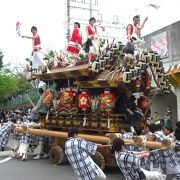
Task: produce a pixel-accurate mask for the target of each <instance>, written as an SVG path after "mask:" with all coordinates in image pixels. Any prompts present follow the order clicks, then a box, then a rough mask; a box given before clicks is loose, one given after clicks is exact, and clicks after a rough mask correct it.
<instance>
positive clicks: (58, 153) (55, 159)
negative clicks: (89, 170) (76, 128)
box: [49, 146, 64, 165]
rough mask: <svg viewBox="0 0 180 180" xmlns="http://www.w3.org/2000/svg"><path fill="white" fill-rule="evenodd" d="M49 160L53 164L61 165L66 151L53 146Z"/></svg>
mask: <svg viewBox="0 0 180 180" xmlns="http://www.w3.org/2000/svg"><path fill="white" fill-rule="evenodd" d="M49 159H50V160H51V162H52V164H55V165H58V164H61V163H62V162H63V160H64V151H63V149H62V148H61V147H60V146H53V147H52V148H51V149H50V150H49Z"/></svg>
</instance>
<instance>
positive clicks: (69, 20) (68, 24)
mask: <svg viewBox="0 0 180 180" xmlns="http://www.w3.org/2000/svg"><path fill="white" fill-rule="evenodd" d="M70 23H71V15H70V0H67V34H66V36H67V41H68V42H69V41H70Z"/></svg>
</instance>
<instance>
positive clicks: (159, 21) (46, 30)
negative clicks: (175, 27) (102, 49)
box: [0, 0, 180, 66]
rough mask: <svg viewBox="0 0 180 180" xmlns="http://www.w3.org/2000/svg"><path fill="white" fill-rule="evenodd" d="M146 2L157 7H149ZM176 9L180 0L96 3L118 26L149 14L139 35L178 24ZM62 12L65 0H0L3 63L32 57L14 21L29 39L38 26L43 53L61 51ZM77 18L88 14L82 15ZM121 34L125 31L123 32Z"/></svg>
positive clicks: (101, 0) (106, 0)
mask: <svg viewBox="0 0 180 180" xmlns="http://www.w3.org/2000/svg"><path fill="white" fill-rule="evenodd" d="M149 3H153V4H154V3H155V4H157V5H159V6H160V7H159V9H154V8H152V7H151V8H148V6H147V4H149ZM179 7H180V0H171V1H170V0H136V1H135V0H128V1H125V0H99V10H100V12H101V13H102V15H103V19H104V20H107V21H112V17H113V15H117V16H118V19H119V21H120V23H121V24H123V25H124V26H126V25H127V24H129V23H131V22H132V17H133V16H134V15H136V14H140V16H141V20H143V19H144V18H145V17H146V16H147V15H148V18H149V19H148V21H147V23H146V26H145V27H144V29H143V30H142V35H146V34H149V33H151V32H153V31H155V30H158V29H160V28H162V27H164V26H167V25H169V24H172V23H174V22H176V21H179V20H180V13H178V12H179ZM65 10H66V9H65V0H1V10H0V20H1V28H0V49H1V50H2V51H3V53H4V59H3V61H4V63H9V62H10V63H11V65H12V66H16V65H17V64H19V63H24V62H25V58H30V57H31V50H32V42H31V40H29V39H22V38H21V37H18V35H17V33H16V30H15V25H16V22H17V21H20V22H21V23H22V25H21V34H22V35H30V36H31V32H30V29H31V26H33V25H35V26H37V28H38V32H39V34H40V37H41V44H42V49H43V50H42V51H43V52H46V51H47V50H51V49H52V50H57V51H58V50H60V49H64V48H65V37H66V31H65V27H66V24H65ZM74 14H75V15H76V14H77V16H79V11H78V10H75V12H74ZM80 16H83V17H84V16H88V15H86V13H84V14H80ZM86 18H89V17H86ZM87 23H88V22H87ZM81 29H85V26H82V27H81ZM122 31H123V33H124V32H125V30H124V29H122ZM120 39H121V37H120Z"/></svg>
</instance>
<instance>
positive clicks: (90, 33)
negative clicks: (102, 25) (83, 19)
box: [86, 25, 97, 36]
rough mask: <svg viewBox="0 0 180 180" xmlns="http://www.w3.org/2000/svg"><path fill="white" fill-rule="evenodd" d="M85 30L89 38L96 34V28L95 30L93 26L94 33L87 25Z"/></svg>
mask: <svg viewBox="0 0 180 180" xmlns="http://www.w3.org/2000/svg"><path fill="white" fill-rule="evenodd" d="M86 28H87V32H88V35H89V36H91V35H94V34H96V33H97V28H96V26H94V30H95V31H93V30H92V28H91V26H90V25H88V26H87V27H86Z"/></svg>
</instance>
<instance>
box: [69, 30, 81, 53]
mask: <svg viewBox="0 0 180 180" xmlns="http://www.w3.org/2000/svg"><path fill="white" fill-rule="evenodd" d="M81 45H82V34H81V32H80V29H79V28H74V30H73V33H72V37H71V39H70V42H69V44H68V47H67V51H68V52H71V53H75V54H79V51H80V48H81Z"/></svg>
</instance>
